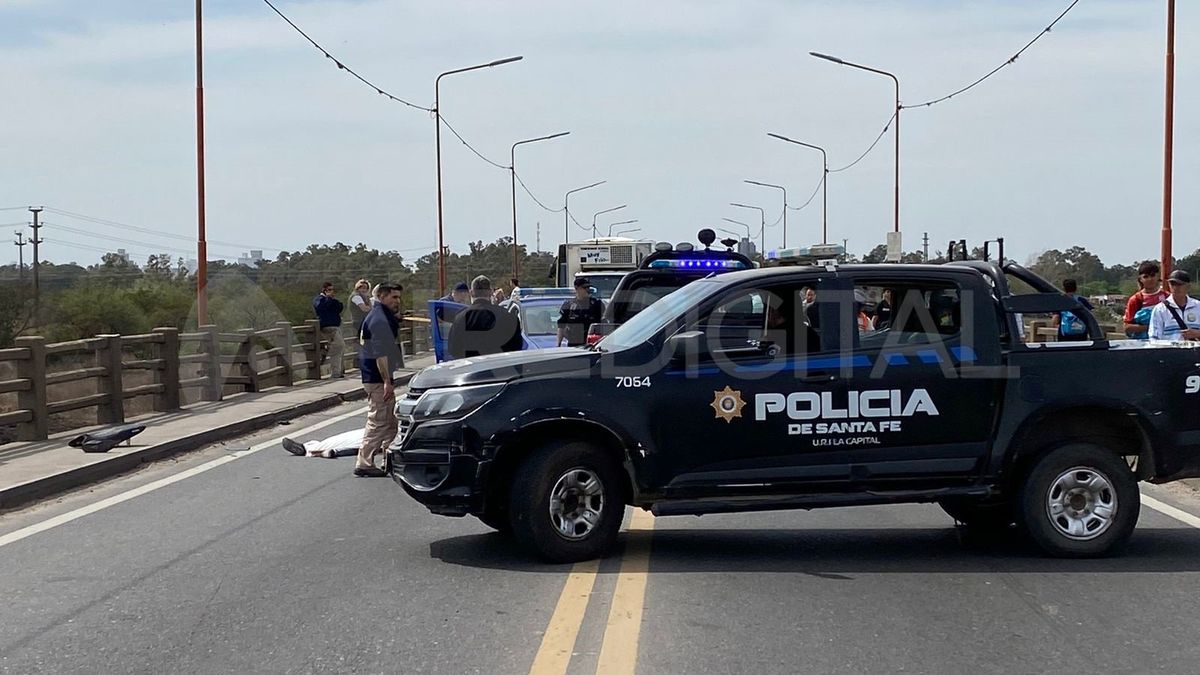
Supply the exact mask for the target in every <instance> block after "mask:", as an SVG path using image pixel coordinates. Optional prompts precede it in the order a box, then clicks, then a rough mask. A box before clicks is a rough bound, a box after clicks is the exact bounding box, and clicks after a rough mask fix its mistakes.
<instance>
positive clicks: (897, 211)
mask: <svg viewBox="0 0 1200 675" xmlns="http://www.w3.org/2000/svg"><path fill="white" fill-rule="evenodd" d="M809 54H810V55H812V56H815V57H817V58H818V59H825V60H826V61H832V62H833V63H836V64H838V65H839V66H849V67H851V68H858V69H859V70H865V71H867V72H871V73H877V74H879V75H886V76H887V77H890V78H892V82H894V83H895V84H896V201H895V205H894V207H893V212H894V219H895V226H894V227H895V231H896V232H899V231H900V80H898V79H896V76H895V75H893V74H891V73H889V72H887V71H886V70H879V69H878V68H871V67H869V66H864V65H860V64H857V63H851V62H849V61H845V60H842V59H839V58H838V57H836V56H829V55H828V54H819V53H817V52H809Z"/></svg>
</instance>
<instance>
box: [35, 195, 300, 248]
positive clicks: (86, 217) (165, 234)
mask: <svg viewBox="0 0 1200 675" xmlns="http://www.w3.org/2000/svg"><path fill="white" fill-rule="evenodd" d="M45 208H46V211H49V212H50V213H55V214H58V215H60V216H67V217H70V218H75V219H78V220H83V221H87V222H89V223H96V224H97V225H108V226H109V227H116V228H120V229H123V230H131V231H133V232H140V233H142V234H149V235H152V236H155V237H163V238H166V239H177V240H180V241H186V242H193V241H195V240H194V239H193V238H192V237H190V236H187V235H182V234H173V233H171V232H159V231H158V230H154V229H150V228H147V227H139V226H137V225H130V224H128V223H122V222H119V221H116V220H108V219H106V218H100V217H98V216H89V215H87V214H84V213H75V212H73V211H66V210H63V209H59V208H55V207H53V206H47V207H45ZM208 241H209V242H210V243H213V244H217V245H220V246H233V247H236V248H245V249H247V250H249V249H257V250H263V251H282V250H283V249H279V248H271V247H269V246H257V245H254V244H239V243H237V242H231V241H218V240H216V239H209V240H208Z"/></svg>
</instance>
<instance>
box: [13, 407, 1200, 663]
mask: <svg viewBox="0 0 1200 675" xmlns="http://www.w3.org/2000/svg"><path fill="white" fill-rule="evenodd" d="M351 410H353V408H351V407H349V406H345V407H343V408H342V409H339V410H336V411H334V412H331V413H328V414H325V415H322V416H314V417H312V418H308V419H306V420H303V421H297V422H295V423H294V424H293V425H292V426H291V427H290V429H293V430H295V429H298V428H300V427H302V426H304V425H307V424H311V423H312V422H314V421H320V420H322V419H330V418H332V417H334V416H337V415H341V414H345V413H346V412H348V411H351ZM357 424H358V421H357V419H353V418H352V419H347V420H344V421H340V422H337V423H335V424H331V425H329V426H328V427H326V428H324V429H322V430H320V431H318V432H315V433H314V434H312V436H316V437H320V436H324V435H327V434H332V433H334V432H337V431H341V430H345V429H348V428H351V427H354V426H356V425H357ZM286 431H287V428H280V429H276V430H273V431H272V432H271V433H269V434H264V435H260V436H257V437H253V438H249V439H244V440H243V441H239V442H237V443H230V444H228V445H226V446H218V447H214V448H210V449H208V450H206V451H203V452H200V453H195V454H193V455H190V456H188V457H187V458H184V459H183V460H180V461H174V462H164V463H161V464H159V465H155V466H153V467H150V468H148V469H147V470H144V471H142V472H140V473H138V474H135V475H132V476H129V477H125V478H121V479H117V480H114V481H110V482H109V483H107V484H104V485H101V486H98V487H96V488H94V489H91V490H87V491H83V492H80V493H76V494H74V495H70V496H68V497H66V498H64V499H61V500H57V501H55V502H52V503H49V504H43V505H38V506H34V507H31V508H27V509H24V510H21V511H17V512H11V513H7V514H4V515H2V516H0V570H3V571H2V572H0V598H2V601H0V672H12V673H31V672H54V673H58V672H76V671H78V672H105V673H164V672H172V673H174V672H184V673H187V672H362V673H389V672H401V673H417V672H420V673H472V672H480V673H528V672H535V673H551V672H567V673H572V674H574V673H595V672H604V673H608V672H614V673H616V672H632V670H633V669H634V668H636V670H637V671H638V672H640V673H695V672H703V673H706V675H708V674H715V673H746V672H756V673H797V672H812V673H893V672H918V673H962V672H982V673H992V672H994V673H1035V672H1076V671H1079V670H1083V671H1103V672H1109V673H1124V672H1128V673H1134V672H1138V673H1142V672H1178V673H1195V672H1197V671H1198V670H1200V665H1197V664H1200V640H1197V639H1196V636H1197V629H1196V627H1197V626H1200V603H1198V602H1197V601H1196V600H1197V599H1196V591H1197V589H1200V574H1198V572H1200V529H1196V528H1195V527H1193V526H1191V525H1188V524H1185V523H1183V522H1181V521H1179V520H1176V519H1174V518H1172V517H1168V516H1166V515H1164V514H1162V513H1159V512H1157V511H1155V510H1153V509H1151V508H1143V514H1142V518H1141V522H1140V524H1139V527H1138V530H1137V533H1136V534H1135V538H1134V540H1133V542H1132V545H1131V546H1130V547H1129V549H1128V550H1127V551H1126V553H1125V554H1124V555H1122V556H1121V557H1117V558H1111V559H1105V560H1093V561H1059V560H1051V559H1046V558H1043V557H1041V556H1040V555H1038V554H1036V553H1034V552H1033V551H1031V550H1030V549H1029V548H1028V547H1027V546H1026V545H1025V544H1023V543H1022V542H1021V541H1020V540H1019V539H1017V538H1016V537H1001V538H999V539H991V540H982V541H981V540H976V539H974V538H972V537H970V536H966V535H965V533H964V532H963V531H961V530H958V529H956V528H955V527H953V525H952V523H951V521H950V520H949V518H948V517H946V516H945V515H944V514H942V512H941V511H940V510H939V509H938V508H937V507H931V506H901V507H862V508H849V509H836V510H826V511H817V512H811V513H806V512H785V513H767V514H747V515H732V516H706V517H704V518H690V517H688V518H663V519H653V518H650V517H649V516H648V515H639V516H638V517H637V518H627V527H629V528H630V530H629V531H628V532H627V533H626V534H624V535H622V536H623V541H624V542H625V547H624V551H623V553H622V554H621V555H617V556H614V557H612V558H609V559H606V560H604V561H601V562H600V563H598V564H581V565H578V566H574V567H572V566H552V565H545V564H541V563H538V562H536V561H534V560H531V559H530V558H528V557H527V556H526V555H525V554H524V553H523V552H522V551H520V550H519V549H517V548H515V547H514V546H513V545H512V544H510V543H509V542H508V541H507V540H506V539H505V538H503V537H502V536H500V535H498V534H494V533H492V532H491V531H490V530H488V529H487V528H486V527H484V526H483V525H481V524H480V523H478V522H476V521H475V520H474V519H469V518H468V519H448V518H440V517H434V516H432V515H429V514H428V513H427V512H425V511H424V510H423V509H422V508H420V507H419V506H418V505H417V504H415V503H414V502H412V501H411V500H409V499H408V498H407V497H406V496H405V495H404V494H403V493H402V492H401V491H400V490H399V488H398V487H396V486H395V485H393V484H392V483H391V481H390V480H387V479H366V478H355V477H353V476H352V475H351V469H352V467H353V460H352V459H350V458H345V459H339V460H325V459H301V458H294V457H291V456H290V455H286V453H284V452H283V450H281V449H279V448H277V447H275V446H274V445H273V444H272V445H271V447H267V448H265V449H263V450H261V451H258V452H254V453H251V454H245V455H244V456H240V457H239V458H237V459H235V460H233V461H225V463H223V464H220V465H218V466H215V468H205V469H204V470H202V471H201V470H200V467H206V463H209V462H212V461H213V460H220V458H223V457H227V456H229V455H230V453H231V452H232V451H234V450H237V449H245V448H247V447H250V446H252V445H254V444H257V443H259V442H261V441H264V440H268V439H272V438H274V437H277V436H279V435H281V434H282V433H284V432H286ZM293 433H294V432H293ZM302 438H303V437H302ZM189 471H190V472H191V473H186V472H189ZM193 474H194V475H193ZM181 477H182V479H180V480H175V482H170V483H169V484H165V485H161V486H159V485H160V482H161V481H169V480H173V479H179V478H181ZM156 486H158V487H157V488H156V489H153V490H149V491H147V490H148V489H149V488H152V487H156ZM130 490H139V491H144V494H137V495H136V496H133V497H132V498H129V496H130V492H129V491H130ZM1147 493H1148V494H1152V495H1154V496H1155V497H1156V498H1158V499H1160V500H1162V501H1164V502H1169V503H1171V504H1174V505H1175V506H1177V507H1180V508H1183V509H1185V510H1187V511H1189V512H1190V513H1193V514H1200V500H1198V499H1197V498H1196V497H1194V496H1192V493H1190V492H1189V491H1188V490H1186V489H1178V490H1170V491H1167V490H1163V489H1161V488H1147ZM79 509H85V510H91V511H92V512H90V513H86V515H82V516H81V517H74V518H73V519H70V520H69V521H67V522H62V521H63V520H66V518H65V517H64V516H65V515H66V514H70V515H71V516H78V515H79V511H78V510H79ZM1197 522H1200V521H1197ZM56 523H61V524H56ZM47 525H54V526H52V527H46V526H47ZM31 526H33V527H41V528H44V529H41V531H37V532H34V533H32V534H29V533H30V532H31V531H30V530H28V529H25V528H29V527H31ZM18 535H27V536H23V537H22V538H19V539H16V540H14V538H15V536H18Z"/></svg>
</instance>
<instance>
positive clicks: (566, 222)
mask: <svg viewBox="0 0 1200 675" xmlns="http://www.w3.org/2000/svg"><path fill="white" fill-rule="evenodd" d="M607 182H608V181H604V180H602V181H598V182H596V183H592V184H591V185H584V186H583V187H578V188H575V189H574V190H567V194H565V195H563V245H564V246H565V245H566V244H567V243H568V242H570V241H571V230H570V226H571V210H570V207H569V204H570V199H571V195H573V194H575V193H576V192H583V191H584V190H588V189H591V188H594V187H596V186H597V185H604V184H605V183H607Z"/></svg>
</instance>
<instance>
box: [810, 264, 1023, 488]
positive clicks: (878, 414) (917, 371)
mask: <svg viewBox="0 0 1200 675" xmlns="http://www.w3.org/2000/svg"><path fill="white" fill-rule="evenodd" d="M851 281H852V283H853V295H852V296H851V295H849V294H847V295H845V298H846V300H847V301H849V302H850V303H852V307H850V308H843V309H848V310H849V311H843V312H841V316H843V317H847V318H849V319H850V320H849V321H846V320H843V321H841V322H839V326H840V328H841V330H842V331H846V332H847V333H848V335H844V336H843V338H842V342H843V343H846V344H849V345H851V346H852V349H851V352H852V354H853V359H854V360H855V361H856V363H858V367H855V368H853V369H851V370H850V371H848V372H847V377H846V378H844V379H843V380H842V381H841V385H842V386H841V387H839V389H840V391H839V397H841V396H844V400H845V401H846V409H845V411H844V412H845V414H844V415H842V414H841V412H842V411H837V412H836V413H835V411H825V415H826V417H827V418H828V417H830V416H831V414H837V415H838V416H839V417H841V418H842V419H844V420H845V422H846V423H845V424H837V423H836V420H833V419H826V420H824V421H825V422H826V426H824V427H823V428H821V430H822V431H823V432H824V433H825V434H827V436H828V437H829V438H831V439H841V442H843V443H846V444H847V445H845V447H846V448H847V451H848V453H849V462H850V471H851V475H852V479H853V480H854V482H856V483H859V484H862V485H864V486H866V487H871V488H882V487H898V486H899V485H901V484H903V485H904V486H912V487H915V483H916V482H922V481H933V482H935V483H946V482H947V481H950V482H954V481H960V480H961V481H966V480H969V479H971V478H972V477H974V476H977V475H979V474H980V472H982V470H983V467H984V462H985V461H986V457H987V455H988V450H989V447H990V439H991V437H992V432H993V429H994V428H995V419H996V414H997V407H998V405H999V401H1000V398H1001V391H1002V387H1003V380H1002V379H1000V375H999V372H998V371H999V368H998V366H999V365H1000V359H1001V357H1000V351H999V343H1000V337H999V329H998V322H997V316H998V315H997V308H996V306H995V303H994V302H993V301H992V295H991V293H990V292H989V291H988V290H987V288H986V287H985V286H984V285H983V283H982V281H981V280H980V279H979V278H978V277H976V276H973V275H968V274H954V273H953V272H949V273H946V274H943V275H940V276H939V275H936V274H935V275H921V276H920V277H915V276H914V275H911V274H895V273H891V274H890V275H889V274H888V273H886V272H868V273H859V274H856V275H855V276H853V277H852V278H851ZM846 337H849V338H850V339H849V340H847V339H845V338H846ZM842 391H844V392H845V393H844V394H842V393H841V392H842Z"/></svg>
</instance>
